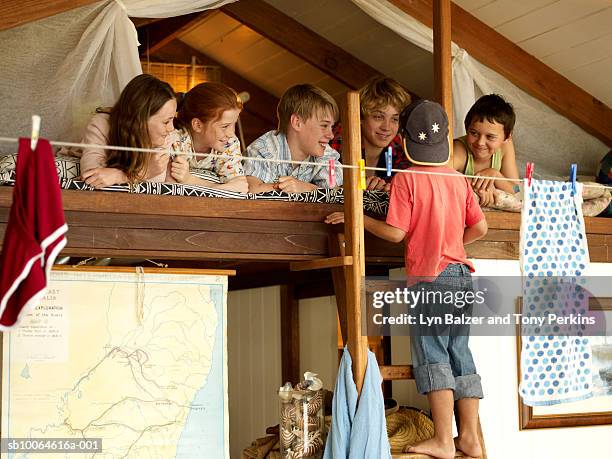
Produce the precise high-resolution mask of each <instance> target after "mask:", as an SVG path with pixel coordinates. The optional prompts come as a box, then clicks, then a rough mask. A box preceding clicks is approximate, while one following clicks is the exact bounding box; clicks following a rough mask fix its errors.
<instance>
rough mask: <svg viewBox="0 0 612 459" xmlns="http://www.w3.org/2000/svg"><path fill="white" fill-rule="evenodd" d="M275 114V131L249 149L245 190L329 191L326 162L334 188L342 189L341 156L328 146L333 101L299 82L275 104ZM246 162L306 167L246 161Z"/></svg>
mask: <svg viewBox="0 0 612 459" xmlns="http://www.w3.org/2000/svg"><path fill="white" fill-rule="evenodd" d="M277 116H278V129H277V130H276V131H269V132H267V133H265V134H264V135H262V136H261V137H259V138H258V139H257V140H255V141H254V142H253V143H252V144H251V145H249V146H248V148H247V151H246V155H245V156H246V158H245V159H244V163H245V173H246V175H247V181H248V182H249V191H250V192H251V193H261V192H264V191H272V190H279V191H284V192H287V193H303V192H306V191H312V190H316V189H317V188H331V180H330V176H329V160H330V159H333V160H334V161H335V176H336V180H335V182H336V183H335V185H336V186H340V185H342V165H341V164H340V161H339V158H340V155H339V154H338V152H337V151H335V150H334V149H333V148H331V147H330V146H329V141H330V140H331V139H332V137H333V133H332V126H333V125H334V123H335V122H336V120H337V119H338V106H337V105H336V102H335V101H334V99H333V98H332V97H331V96H330V95H329V94H327V93H326V92H325V91H323V90H322V89H320V88H318V87H316V86H313V85H310V84H299V85H296V86H293V87H291V88H289V89H288V90H287V91H285V93H284V94H283V96H282V97H281V99H280V101H279V103H278V108H277ZM248 158H264V159H267V160H276V159H281V160H292V161H303V162H307V163H310V164H290V163H279V162H273V161H249V159H248Z"/></svg>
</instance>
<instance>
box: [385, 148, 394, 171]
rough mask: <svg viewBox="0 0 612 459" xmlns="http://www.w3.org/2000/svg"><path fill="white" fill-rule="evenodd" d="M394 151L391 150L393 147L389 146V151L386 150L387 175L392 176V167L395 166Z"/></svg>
mask: <svg viewBox="0 0 612 459" xmlns="http://www.w3.org/2000/svg"><path fill="white" fill-rule="evenodd" d="M392 158H393V153H392V150H391V147H390V146H389V147H388V148H387V151H386V152H385V160H386V162H387V177H391V169H392V168H393V161H392Z"/></svg>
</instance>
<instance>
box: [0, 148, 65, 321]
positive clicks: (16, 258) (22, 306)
mask: <svg viewBox="0 0 612 459" xmlns="http://www.w3.org/2000/svg"><path fill="white" fill-rule="evenodd" d="M67 230H68V226H67V225H66V222H65V220H64V211H63V208H62V201H61V191H60V187H59V180H58V177H57V172H56V170H55V161H54V159H53V151H52V150H51V145H50V144H49V142H48V141H47V140H44V139H40V140H39V141H38V145H37V147H36V151H32V150H31V148H30V139H23V138H22V139H19V154H18V155H17V165H16V176H15V188H14V190H13V204H12V206H11V211H10V215H9V221H8V224H7V227H6V231H5V234H4V241H3V243H2V254H1V255H0V329H1V330H7V329H10V328H11V327H13V326H14V325H16V324H17V322H18V320H19V319H20V318H22V317H23V315H25V314H26V313H27V312H29V311H30V310H31V309H32V308H33V307H34V306H35V305H36V304H37V303H38V301H39V300H40V299H41V298H42V297H43V296H44V294H45V290H46V287H47V282H48V278H49V273H50V271H51V268H52V267H53V263H54V262H55V258H56V257H57V255H58V254H59V252H60V251H61V250H62V248H63V247H64V246H65V245H66V238H65V233H66V231H67Z"/></svg>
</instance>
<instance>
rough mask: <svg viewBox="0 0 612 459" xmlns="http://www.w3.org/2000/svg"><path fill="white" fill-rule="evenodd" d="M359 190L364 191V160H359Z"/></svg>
mask: <svg viewBox="0 0 612 459" xmlns="http://www.w3.org/2000/svg"><path fill="white" fill-rule="evenodd" d="M359 188H361V189H362V190H365V189H366V171H365V160H364V159H360V160H359Z"/></svg>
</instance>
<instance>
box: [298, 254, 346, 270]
mask: <svg viewBox="0 0 612 459" xmlns="http://www.w3.org/2000/svg"><path fill="white" fill-rule="evenodd" d="M352 264H353V257H331V258H321V259H320V260H309V261H294V262H292V263H291V264H290V265H289V267H290V269H291V271H311V270H313V269H326V268H337V267H340V266H350V265H352Z"/></svg>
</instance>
